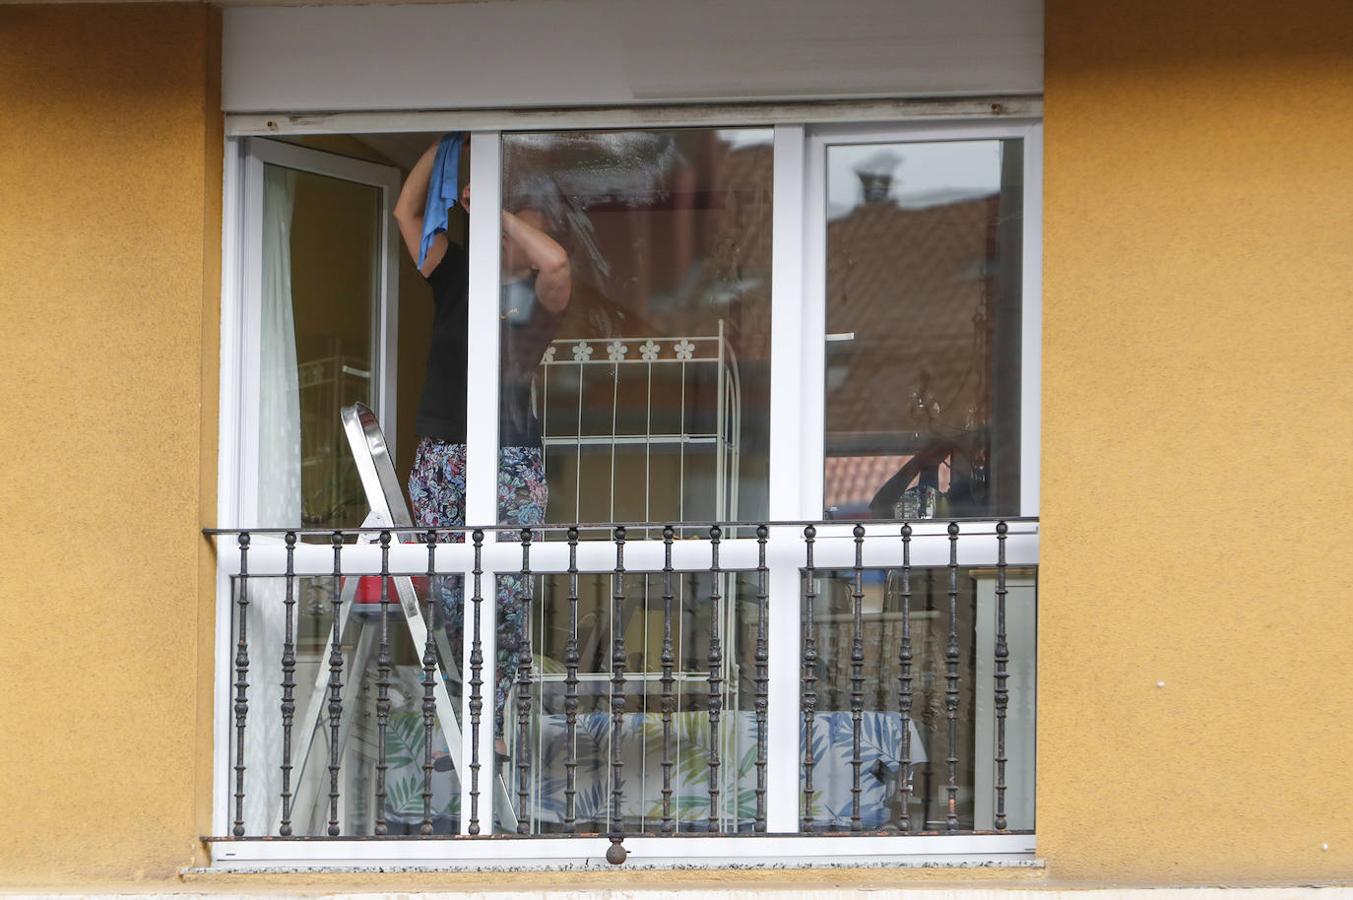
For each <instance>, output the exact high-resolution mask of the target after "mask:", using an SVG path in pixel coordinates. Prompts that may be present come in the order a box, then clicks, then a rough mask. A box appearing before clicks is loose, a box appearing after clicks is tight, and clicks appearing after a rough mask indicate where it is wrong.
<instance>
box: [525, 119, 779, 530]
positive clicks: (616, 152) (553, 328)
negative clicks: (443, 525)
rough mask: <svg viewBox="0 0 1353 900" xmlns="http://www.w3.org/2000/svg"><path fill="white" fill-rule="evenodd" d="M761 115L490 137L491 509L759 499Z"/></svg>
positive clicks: (679, 516) (661, 517)
mask: <svg viewBox="0 0 1353 900" xmlns="http://www.w3.org/2000/svg"><path fill="white" fill-rule="evenodd" d="M771 158H772V152H771V132H770V131H769V130H765V129H761V130H746V129H744V130H716V129H707V128H692V129H680V130H676V129H673V130H663V131H626V132H559V133H540V134H512V135H505V136H504V137H503V208H504V228H503V256H502V260H503V281H502V296H501V303H502V320H503V325H502V337H501V344H500V347H501V365H502V369H501V371H502V382H501V391H502V398H501V409H500V445H501V447H502V448H503V451H502V452H503V459H502V461H501V469H500V484H501V485H502V487H501V488H500V491H501V493H500V498H501V499H502V501H503V504H502V507H501V508H500V511H499V512H500V518H501V520H503V521H504V522H512V523H515V524H531V523H532V522H540V521H548V522H579V521H584V522H585V521H615V520H630V521H634V520H642V521H673V522H677V521H697V520H707V519H715V518H717V519H724V520H726V519H735V518H743V519H745V518H755V517H760V516H764V515H765V514H766V489H767V485H766V477H767V443H768V422H767V416H768V410H769V402H768V401H769V368H770V302H771V300H770V296H771V295H770V289H771V285H770V266H771V258H770V254H771Z"/></svg>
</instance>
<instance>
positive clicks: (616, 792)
mask: <svg viewBox="0 0 1353 900" xmlns="http://www.w3.org/2000/svg"><path fill="white" fill-rule="evenodd" d="M611 580H612V584H611V591H612V597H611V603H612V609H611V769H610V775H611V832H610V835H609V837H610V840H611V846H610V847H608V848H607V850H606V861H607V862H609V863H611V864H613V865H619V864H620V863H622V862H624V861H625V857H626V855H627V854H626V852H625V847H624V840H625V829H624V822H623V821H622V820H621V818H620V816H621V805H622V802H623V800H624V785H623V781H622V772H623V771H624V766H625V763H624V761H623V760H622V759H621V757H620V749H621V741H620V738H621V729H622V728H623V727H624V724H625V528H624V526H623V525H620V526H616V529H615V573H614V574H613V575H612V576H611Z"/></svg>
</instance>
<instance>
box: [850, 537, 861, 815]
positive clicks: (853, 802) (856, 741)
mask: <svg viewBox="0 0 1353 900" xmlns="http://www.w3.org/2000/svg"><path fill="white" fill-rule="evenodd" d="M852 534H854V536H855V581H854V585H853V588H852V590H851V592H850V599H851V631H850V830H851V831H859V830H860V829H861V828H862V827H863V826H862V823H861V818H860V793H861V786H860V770H861V769H862V768H863V765H864V759H863V754H862V748H861V738H862V735H863V730H864V526H863V525H856V526H855V528H854V529H853V531H852Z"/></svg>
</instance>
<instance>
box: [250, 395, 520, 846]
mask: <svg viewBox="0 0 1353 900" xmlns="http://www.w3.org/2000/svg"><path fill="white" fill-rule="evenodd" d="M341 417H342V421H343V431H344V433H345V435H346V436H347V439H348V445H349V447H350V448H351V450H352V456H353V461H354V462H355V463H356V465H357V474H358V476H359V477H360V479H361V481H362V487H363V490H364V491H365V493H366V498H367V504H368V506H369V507H370V510H371V511H370V512H369V513H368V514H367V517H366V519H365V521H363V522H362V527H363V528H386V527H388V528H391V529H401V530H404V531H416V528H415V527H414V525H413V516H412V515H411V514H410V512H409V507H408V505H407V504H406V503H405V502H404V494H403V492H402V491H401V490H400V487H399V480H398V479H397V478H396V477H395V467H394V463H393V461H392V460H391V459H390V453H389V447H388V445H387V444H386V442H385V435H384V433H383V432H382V431H381V427H380V423H379V422H378V421H377V419H376V415H375V413H373V412H372V411H371V410H370V409H369V408H367V406H366V405H365V404H362V403H354V404H353V405H352V406H347V407H344V408H343V410H342V413H341ZM359 540H361V541H362V542H364V543H374V542H376V541H377V540H378V537H377V535H375V534H363V535H361V537H360V538H359ZM373 577H375V578H378V579H379V578H380V576H379V575H376V576H373ZM360 578H361V576H347V577H345V578H344V580H343V590H342V594H341V596H340V602H339V612H338V615H339V623H338V634H339V635H340V636H341V635H343V634H344V632H345V631H346V629H347V626H348V621H349V619H350V618H351V615H352V608H353V604H354V602H355V600H356V596H357V585H358V582H359V581H360ZM390 582H392V583H393V584H394V587H395V594H396V597H395V598H393V599H396V600H398V604H397V605H396V604H394V603H392V604H391V614H392V615H397V616H399V617H400V618H402V619H403V620H404V622H405V625H406V626H407V627H408V631H409V637H410V639H411V640H412V641H413V646H414V647H415V648H417V649H418V650H419V651H421V650H422V648H423V647H425V646H426V645H427V638H428V633H427V623H426V622H424V620H423V615H422V612H421V610H419V608H418V595H417V593H416V592H415V591H414V587H413V579H412V578H410V577H409V576H408V575H392V576H390ZM466 587H468V585H465V586H463V587H462V589H464V588H466ZM382 589H384V586H383V587H382ZM429 589H430V587H429ZM462 633H464V629H462ZM333 635H334V630H333V629H332V628H331V629H330V630H329V636H328V638H327V640H326V643H325V647H324V654H323V655H322V656H321V657H320V658H319V660H320V665H319V667H318V669H317V671H316V673H315V685H314V690H313V691H312V692H311V694H310V701H309V702H308V703H307V704H306V710H305V715H304V716H303V717H302V718H301V719H299V720H298V722H299V723H300V724H301V727H300V728H299V729H298V733H297V739H298V743H297V751H298V752H297V753H296V754H295V755H294V757H293V759H294V760H295V763H294V764H295V767H296V771H297V772H298V773H301V777H300V779H299V783H298V785H297V791H296V802H295V804H294V805H293V809H294V810H295V811H297V812H299V813H301V814H302V815H309V816H312V821H311V822H309V823H304V822H300V823H298V824H300V825H302V826H305V825H306V824H308V825H309V829H308V830H307V831H301V832H300V833H311V834H313V833H315V831H314V827H315V823H314V822H313V813H314V810H315V809H316V807H317V800H318V792H319V789H320V785H321V784H322V782H323V779H321V778H314V777H312V778H309V779H307V778H305V777H304V773H305V772H306V766H307V765H309V764H310V755H311V752H312V751H313V750H314V747H315V743H316V742H315V740H314V735H315V731H316V730H317V729H324V728H327V722H326V721H325V715H326V710H327V707H328V702H329V697H328V686H329V685H328V682H329V672H328V667H327V660H328V658H329V654H330V653H331V652H333V642H334V638H333ZM432 637H433V641H434V642H435V643H436V645H437V655H438V656H439V657H440V661H441V667H442V670H443V671H442V677H441V678H439V679H436V681H435V683H434V685H433V699H434V701H435V703H436V718H437V723H438V725H439V726H440V728H441V732H442V737H443V739H444V740H445V741H446V747H447V751H448V755H449V756H450V758H451V765H452V767H453V768H454V769H455V771H456V773H457V777H464V774H465V773H466V771H467V769H466V767H465V766H463V765H462V764H461V762H462V759H461V730H460V722H459V719H458V718H457V715H456V713H457V710H456V708H455V706H454V704H452V702H451V697H450V694H449V693H448V692H447V689H446V686H447V683H449V682H457V683H463V681H462V679H461V674H460V665H459V660H458V658H457V657H456V656H455V655H454V654H453V653H452V652H451V647H450V642H449V641H448V640H447V639H446V634H445V632H443V631H441V630H440V629H439V630H437V631H435V632H434V634H433V636H432ZM465 639H466V640H469V639H470V635H468V634H466V635H465ZM375 642H376V630H375V629H373V628H368V627H363V628H362V631H361V634H360V636H359V637H358V639H357V646H356V648H355V650H354V652H353V654H352V665H351V666H349V668H348V677H347V680H346V681H345V682H344V684H343V689H342V698H343V709H344V711H351V710H352V709H353V700H354V698H355V697H356V693H357V689H358V686H359V684H360V681H361V673H362V672H364V671H365V670H366V667H367V664H368V663H369V661H370V659H371V656H372V654H373V653H374V652H375V647H374V645H375ZM352 719H353V716H352V715H348V716H345V717H344V718H343V719H342V721H341V722H340V725H339V733H338V747H339V759H343V758H344V756H345V755H346V752H347V747H348V740H349V738H350V737H351V734H352ZM307 726H309V727H307ZM494 768H495V769H496V766H495V767H494ZM493 790H494V807H495V812H497V814H498V817H499V819H500V821H501V822H502V824H503V827H504V828H506V829H508V830H509V831H515V830H516V828H517V816H516V813H515V812H514V811H513V809H512V804H511V801H510V798H509V796H508V792H507V785H506V784H504V782H503V778H502V775H501V773H497V772H495V775H494V779H493ZM277 812H278V814H277V816H276V817H275V818H276V820H277V822H280V820H281V806H280V800H279V806H278V811H277ZM465 814H466V811H462V815H465Z"/></svg>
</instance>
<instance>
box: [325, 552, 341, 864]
mask: <svg viewBox="0 0 1353 900" xmlns="http://www.w3.org/2000/svg"><path fill="white" fill-rule="evenodd" d="M329 540H330V543H332V545H333V548H334V585H333V592H334V593H333V600H332V601H331V602H332V603H333V634H332V635H330V638H329V829H328V830H329V837H338V835H339V833H340V831H341V829H340V827H339V824H338V800H339V788H338V776H339V770H340V767H341V766H342V760H341V759H340V756H339V748H338V737H339V730H340V729H341V727H342V724H343V533H342V532H341V531H335V532H334V533H333V535H332V536H331V537H330V538H329Z"/></svg>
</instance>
